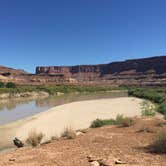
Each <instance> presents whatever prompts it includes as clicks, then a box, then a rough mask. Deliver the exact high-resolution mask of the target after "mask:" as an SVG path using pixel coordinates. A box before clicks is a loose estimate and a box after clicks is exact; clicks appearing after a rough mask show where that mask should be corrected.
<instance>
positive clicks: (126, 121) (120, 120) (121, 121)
mask: <svg viewBox="0 0 166 166" xmlns="http://www.w3.org/2000/svg"><path fill="white" fill-rule="evenodd" d="M133 124H134V120H133V119H132V118H129V117H124V116H123V115H117V117H116V119H104V120H102V119H96V120H94V121H93V122H92V124H91V126H90V127H91V128H97V127H102V126H105V125H120V126H122V127H129V126H132V125H133Z"/></svg>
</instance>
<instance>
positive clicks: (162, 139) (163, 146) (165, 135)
mask: <svg viewBox="0 0 166 166" xmlns="http://www.w3.org/2000/svg"><path fill="white" fill-rule="evenodd" d="M152 150H153V151H154V152H156V153H166V129H163V130H161V131H159V132H158V133H157V135H156V137H155V140H154V142H153V144H152Z"/></svg>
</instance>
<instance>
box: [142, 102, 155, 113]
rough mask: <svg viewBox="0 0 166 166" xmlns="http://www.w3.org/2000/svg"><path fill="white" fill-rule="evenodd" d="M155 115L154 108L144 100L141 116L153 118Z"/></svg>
mask: <svg viewBox="0 0 166 166" xmlns="http://www.w3.org/2000/svg"><path fill="white" fill-rule="evenodd" d="M155 114H156V113H155V106H154V105H153V104H152V103H151V102H149V101H147V100H144V101H143V103H142V116H154V115H155Z"/></svg>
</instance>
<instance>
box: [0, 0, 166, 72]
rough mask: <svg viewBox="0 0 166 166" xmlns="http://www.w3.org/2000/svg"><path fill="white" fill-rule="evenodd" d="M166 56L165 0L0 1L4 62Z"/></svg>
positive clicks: (29, 65) (0, 59) (22, 64)
mask: <svg viewBox="0 0 166 166" xmlns="http://www.w3.org/2000/svg"><path fill="white" fill-rule="evenodd" d="M157 55H166V1H165V0H0V64H1V65H5V66H10V67H14V68H23V69H25V70H27V71H30V72H34V71H35V67H36V66H37V65H76V64H98V63H108V62H111V61H120V60H124V59H132V58H141V57H149V56H157Z"/></svg>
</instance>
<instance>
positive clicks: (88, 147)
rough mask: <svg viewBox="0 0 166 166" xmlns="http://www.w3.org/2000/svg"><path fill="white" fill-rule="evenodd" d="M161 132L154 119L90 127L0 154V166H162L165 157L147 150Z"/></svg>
mask: <svg viewBox="0 0 166 166" xmlns="http://www.w3.org/2000/svg"><path fill="white" fill-rule="evenodd" d="M144 129H146V130H144ZM164 129H166V125H165V122H164V121H163V120H161V119H158V118H156V117H153V118H149V117H148V118H147V117H146V118H136V119H135V123H134V125H133V126H130V127H119V126H116V125H115V126H114V125H111V126H104V127H100V128H95V129H94V128H93V129H92V128H91V129H88V130H86V133H83V134H81V135H79V136H77V137H76V138H74V139H70V140H69V139H64V138H60V139H58V140H52V141H51V143H48V144H44V145H41V146H39V147H36V148H31V147H24V148H20V149H17V150H15V151H11V152H8V153H5V154H0V165H2V166H10V165H12V166H36V165H43V166H44V165H49V166H78V165H79V166H90V165H94V164H92V162H90V159H89V157H91V159H93V160H94V161H96V160H97V161H100V162H101V161H103V164H104V163H105V164H104V165H110V166H116V165H123V166H147V165H149V166H165V163H166V154H160V153H157V154H156V153H152V152H151V151H150V150H151V149H150V145H152V144H153V140H154V138H156V134H157V133H158V132H159V131H162V130H164ZM93 160H92V161H93ZM117 161H119V164H118V163H117ZM39 163H40V164H39ZM94 163H97V164H96V165H99V164H98V162H94ZM120 163H121V164H120Z"/></svg>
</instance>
